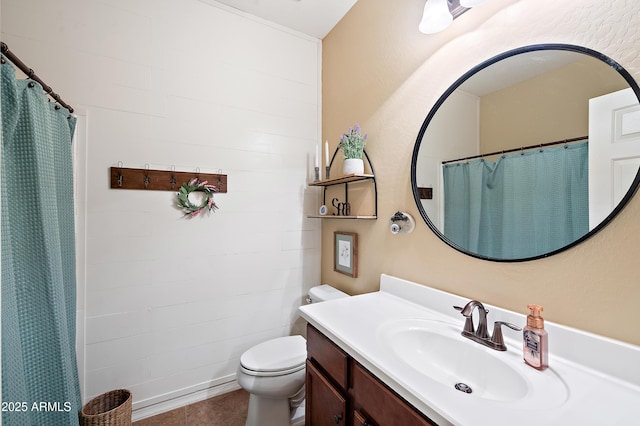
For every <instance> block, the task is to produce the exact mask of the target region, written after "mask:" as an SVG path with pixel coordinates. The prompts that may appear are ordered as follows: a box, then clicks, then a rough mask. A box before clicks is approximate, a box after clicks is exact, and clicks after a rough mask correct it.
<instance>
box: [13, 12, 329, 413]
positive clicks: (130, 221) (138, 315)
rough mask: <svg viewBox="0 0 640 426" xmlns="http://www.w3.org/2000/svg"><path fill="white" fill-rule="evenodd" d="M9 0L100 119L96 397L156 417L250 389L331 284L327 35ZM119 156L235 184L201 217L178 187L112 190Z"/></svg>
mask: <svg viewBox="0 0 640 426" xmlns="http://www.w3.org/2000/svg"><path fill="white" fill-rule="evenodd" d="M1 6H2V40H3V41H4V42H6V43H7V44H8V45H9V47H10V48H11V50H13V51H14V52H15V53H16V54H17V55H18V56H19V57H21V58H22V59H23V60H24V61H25V62H26V63H27V64H28V65H29V66H31V67H32V68H34V69H35V70H36V72H38V74H39V75H40V76H41V77H42V78H43V79H44V80H45V81H46V82H47V83H49V84H50V85H51V86H52V87H53V88H54V90H55V91H56V92H57V93H60V94H61V95H62V97H63V99H65V100H66V101H68V102H69V103H70V104H72V105H73V106H74V107H76V108H78V109H79V110H80V111H82V114H84V115H85V116H86V120H84V119H83V120H81V123H85V122H86V128H83V132H82V133H83V134H84V131H85V130H86V141H85V142H84V143H85V144H86V145H85V148H86V155H82V156H80V157H79V158H78V159H77V161H78V164H77V166H78V168H79V169H80V170H81V172H80V173H79V174H78V176H83V175H85V176H86V180H85V181H84V182H82V183H83V185H80V187H81V188H82V187H83V186H84V187H86V194H85V193H83V194H80V196H79V197H78V198H79V199H80V200H86V204H84V205H83V206H81V207H82V208H81V209H80V212H81V213H82V214H83V216H82V217H81V220H80V221H79V223H81V224H85V227H84V229H80V234H79V235H80V237H81V238H83V240H82V242H83V243H82V244H80V245H79V247H80V248H81V249H82V248H83V247H86V250H85V251H83V252H82V253H80V255H79V258H80V259H82V262H83V263H82V265H81V266H82V268H80V269H81V270H84V271H86V275H85V276H83V275H82V274H81V275H80V276H79V277H78V283H79V285H80V286H81V288H80V289H79V290H80V294H81V295H84V299H82V298H81V300H80V301H79V305H78V312H79V314H80V315H81V318H80V320H79V328H80V333H79V334H80V338H79V355H80V356H79V357H80V359H81V364H82V365H81V367H80V370H81V371H80V373H81V377H82V388H83V395H84V397H85V400H88V398H91V397H92V396H94V395H97V394H99V393H102V392H104V391H107V390H110V389H114V388H119V387H125V388H129V389H131V390H132V391H133V394H134V409H136V410H137V412H138V415H137V417H141V416H143V415H147V414H152V412H153V411H154V410H155V411H161V410H162V409H163V407H164V408H166V407H168V406H170V405H171V404H174V405H175V404H179V403H182V402H183V399H184V398H185V397H184V395H188V394H191V393H193V392H196V393H198V392H199V396H198V398H200V397H204V396H206V395H207V394H208V395H210V394H212V393H215V392H216V390H215V389H216V386H218V388H224V387H225V386H227V388H228V387H229V386H233V380H234V375H235V371H236V368H237V365H238V358H239V356H240V354H241V353H242V352H243V351H244V350H246V349H247V348H248V347H250V346H252V345H254V344H256V343H258V342H260V341H263V340H265V339H268V338H271V337H276V336H281V335H287V334H290V333H291V332H292V331H293V332H296V331H299V330H297V329H296V324H295V322H296V320H297V314H296V308H297V306H298V305H299V304H300V303H301V302H302V300H303V296H304V294H306V291H307V289H308V288H309V287H310V286H312V285H316V284H318V281H319V276H320V272H319V271H320V223H319V222H318V221H316V220H313V219H306V213H309V212H310V211H314V210H315V208H316V205H317V202H318V196H319V193H318V192H317V190H314V189H307V188H306V183H307V181H308V179H309V178H310V177H311V168H312V166H313V155H314V153H315V146H316V142H317V141H318V139H319V138H320V136H319V129H320V117H319V114H320V113H319V111H320V95H319V93H320V61H321V52H320V50H321V43H320V41H319V40H316V39H313V38H309V37H307V36H304V35H301V34H297V33H293V32H290V31H288V30H285V29H283V28H280V27H277V26H275V25H271V24H268V23H266V22H263V21H260V20H257V19H254V18H251V17H248V16H246V15H242V14H240V13H238V12H234V11H233V10H232V9H230V8H227V7H226V6H219V7H218V6H215V5H209V4H204V3H201V2H199V1H196V0H181V1H177V0H145V1H135V2H130V1H127V0H101V1H98V0H92V1H85V0H66V1H56V2H47V1H37V0H2V3H1ZM83 125H84V124H83ZM119 161H122V162H123V164H124V166H125V167H134V168H144V167H145V165H146V164H149V167H150V168H155V169H165V170H169V169H170V168H171V166H175V169H176V170H179V171H193V170H195V169H196V168H199V169H200V170H201V171H202V172H217V171H218V170H222V172H223V173H225V174H227V175H228V191H229V192H228V193H227V194H218V195H217V196H216V197H215V199H216V202H217V204H218V205H219V206H220V210H219V211H218V212H216V213H215V214H214V215H213V217H208V218H196V219H194V220H184V219H182V218H181V214H180V212H179V211H178V210H177V209H174V208H173V207H172V203H173V201H174V198H173V197H174V195H173V194H172V193H170V192H159V191H152V192H143V191H124V190H111V189H108V178H107V173H108V168H109V167H110V166H115V165H117V163H118V162H119ZM83 212H84V213H83ZM82 317H84V318H82ZM83 319H84V321H83ZM83 331H84V333H83ZM230 383H231V384H230ZM181 398H183V399H182V400H181ZM167 401H169V402H167ZM171 401H173V402H171ZM176 401H179V402H176ZM180 401H182V402H180ZM152 404H160V405H157V406H155V408H149V407H150V406H151V405H152ZM163 404H164V405H163ZM145 407H146V408H145Z"/></svg>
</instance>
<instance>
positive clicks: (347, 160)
mask: <svg viewBox="0 0 640 426" xmlns="http://www.w3.org/2000/svg"><path fill="white" fill-rule="evenodd" d="M366 140H367V134H366V133H365V134H364V135H362V132H361V130H360V126H358V125H357V124H356V125H354V126H353V128H351V129H349V131H348V132H347V133H344V134H343V135H342V136H341V137H340V144H339V145H338V147H339V148H340V149H341V150H342V153H343V154H344V165H343V167H342V173H343V174H345V175H349V174H362V173H364V162H363V161H362V155H363V152H364V146H365V144H366Z"/></svg>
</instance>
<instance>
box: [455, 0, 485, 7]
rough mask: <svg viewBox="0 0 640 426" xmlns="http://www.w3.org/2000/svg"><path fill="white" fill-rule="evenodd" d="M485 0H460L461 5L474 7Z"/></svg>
mask: <svg viewBox="0 0 640 426" xmlns="http://www.w3.org/2000/svg"><path fill="white" fill-rule="evenodd" d="M484 2H485V0H460V6H462V7H473V6H477V5H479V4H481V3H484Z"/></svg>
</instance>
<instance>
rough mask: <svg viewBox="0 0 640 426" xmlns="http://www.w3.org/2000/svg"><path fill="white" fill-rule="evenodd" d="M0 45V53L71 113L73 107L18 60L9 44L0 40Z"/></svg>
mask: <svg viewBox="0 0 640 426" xmlns="http://www.w3.org/2000/svg"><path fill="white" fill-rule="evenodd" d="M0 47H1V49H2V54H3V55H4V56H6V57H7V59H8V60H10V61H11V62H12V63H13V64H14V65H15V66H17V67H18V68H20V70H21V71H22V72H23V73H25V74H26V75H27V77H29V78H30V79H31V80H35V81H37V82H38V83H40V85H41V86H42V88H43V89H44V91H45V92H46V94H47V95H49V96H51V97H52V98H53V99H55V100H56V102H58V103H59V104H60V105H62V106H63V107H65V108H66V109H68V110H69V112H70V113H73V108H72V107H71V106H70V105H69V104H67V103H66V102H65V101H63V100H62V99H61V98H60V96H59V95H58V94H57V93H54V91H53V89H52V88H51V87H50V86H48V85H47V84H46V83H45V82H44V81H42V80H41V79H40V77H38V76H37V75H36V72H35V71H34V70H32V69H31V68H29V67H28V66H27V65H26V64H25V63H24V62H22V61H21V60H20V58H18V57H17V56H16V55H15V54H14V53H13V52H12V51H11V50H9V46H7V45H6V43H4V42H0Z"/></svg>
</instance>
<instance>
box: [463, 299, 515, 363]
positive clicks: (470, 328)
mask: <svg viewBox="0 0 640 426" xmlns="http://www.w3.org/2000/svg"><path fill="white" fill-rule="evenodd" d="M453 308H454V309H456V310H458V311H460V313H461V314H462V315H463V316H464V317H465V318H466V319H465V322H464V329H463V330H462V335H463V336H464V337H466V338H468V339H471V340H473V341H474V342H477V343H480V344H481V345H484V346H487V347H489V348H491V349H495V350H497V351H506V350H507V346H506V345H505V344H504V339H503V337H502V326H503V325H506V326H507V327H509V328H511V329H513V330H516V331H520V330H522V329H521V328H520V327H518V326H516V325H513V324H511V323H508V322H505V321H496V322H494V324H493V336H491V337H490V336H489V332H488V330H487V314H488V313H489V311H488V310H487V309H485V307H484V305H483V304H482V303H480V302H478V301H477V300H472V301H470V302H469V303H467V304H466V305H465V306H464V307H463V308H461V307H460V306H454V307H453ZM476 308H478V314H479V320H478V328H477V329H476V328H475V327H474V325H473V311H474V310H475V309H476Z"/></svg>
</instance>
